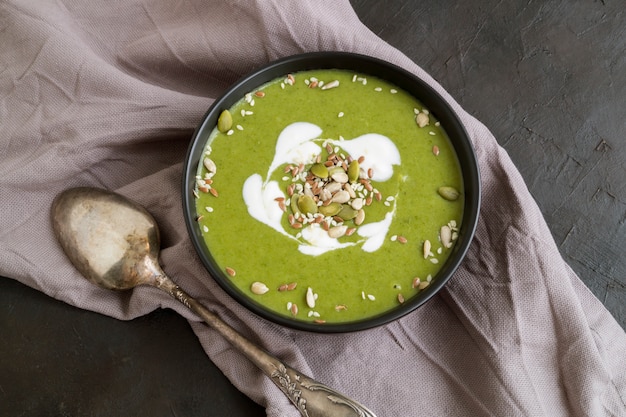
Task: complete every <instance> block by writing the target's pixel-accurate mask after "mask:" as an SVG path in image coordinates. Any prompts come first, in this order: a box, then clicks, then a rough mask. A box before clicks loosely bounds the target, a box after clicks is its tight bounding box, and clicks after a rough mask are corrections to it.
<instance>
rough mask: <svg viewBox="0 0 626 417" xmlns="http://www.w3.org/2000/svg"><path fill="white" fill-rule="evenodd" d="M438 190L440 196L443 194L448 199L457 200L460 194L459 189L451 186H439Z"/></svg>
mask: <svg viewBox="0 0 626 417" xmlns="http://www.w3.org/2000/svg"><path fill="white" fill-rule="evenodd" d="M437 192H438V193H439V195H440V196H442V197H443V198H445V199H446V200H448V201H455V200H456V199H458V198H459V195H460V193H459V191H458V190H457V189H456V188H454V187H449V186H443V187H439V189H438V190H437Z"/></svg>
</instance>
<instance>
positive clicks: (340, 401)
mask: <svg viewBox="0 0 626 417" xmlns="http://www.w3.org/2000/svg"><path fill="white" fill-rule="evenodd" d="M52 225H53V228H54V232H55V234H56V237H57V238H58V240H59V242H60V244H61V246H62V247H63V250H64V251H65V253H66V255H67V256H68V257H69V259H70V260H71V261H72V263H73V264H74V266H75V267H76V268H77V269H78V270H79V271H80V272H81V273H82V274H83V275H84V276H85V277H86V278H87V279H88V280H90V281H91V282H93V283H94V284H96V285H98V286H100V287H103V288H108V289H113V290H127V289H130V288H133V287H135V286H137V285H152V286H154V287H156V288H160V289H162V290H163V291H165V292H167V293H168V294H169V295H171V296H172V297H174V298H175V299H177V300H178V301H180V302H181V303H183V304H184V305H185V306H187V307H188V308H189V309H190V310H192V311H193V312H194V313H196V314H197V315H198V316H199V317H200V318H202V319H203V320H204V321H205V322H206V324H208V325H209V326H210V327H212V328H213V329H215V330H216V331H218V332H219V333H220V334H221V335H222V336H223V337H224V338H225V339H226V340H228V342H230V343H231V344H232V345H233V346H234V347H236V348H237V349H238V350H239V351H240V352H241V353H243V354H244V355H245V356H246V357H247V358H248V359H250V361H252V363H254V364H255V365H256V366H257V367H258V368H259V369H260V370H261V371H263V373H264V374H265V375H267V376H268V377H269V378H270V379H271V380H272V382H274V384H276V385H277V386H278V387H279V388H280V389H281V390H282V391H283V392H284V393H285V395H287V397H289V399H290V400H291V402H292V403H293V404H294V405H295V406H296V407H297V408H298V410H299V411H300V413H301V414H302V415H303V416H308V417H316V416H333V417H334V416H337V417H342V416H346V417H348V416H359V417H370V416H371V417H375V414H374V413H373V412H372V411H370V410H369V409H367V408H366V407H365V406H363V405H361V404H359V403H358V402H356V401H354V400H352V399H350V398H347V397H346V396H344V395H342V394H340V393H339V392H337V391H335V390H334V389H332V388H330V387H328V386H326V385H324V384H322V383H319V382H317V381H315V380H313V379H311V378H309V377H307V376H305V375H302V374H301V373H300V372H298V371H296V370H295V369H292V368H291V367H289V366H287V365H286V364H284V363H283V362H282V361H280V360H279V359H277V358H276V357H274V356H272V355H270V354H268V353H267V352H265V351H264V350H263V349H261V348H260V347H258V346H257V345H255V344H254V343H252V342H250V341H249V340H247V339H246V338H245V337H243V336H242V335H241V334H239V333H238V332H237V331H236V330H235V329H233V328H232V327H230V326H229V325H228V324H226V323H225V322H224V321H222V320H221V319H220V318H219V317H218V316H217V315H215V314H214V313H212V312H210V311H209V310H208V309H207V308H206V307H204V306H203V305H202V304H200V303H199V302H198V301H197V300H195V299H194V298H193V297H191V296H189V294H187V293H186V292H185V291H184V290H182V289H181V288H180V287H179V286H178V285H176V284H174V282H172V280H171V279H170V278H168V277H167V275H165V273H164V272H163V270H162V269H161V266H160V265H159V261H158V257H159V250H160V247H159V243H160V241H159V230H158V227H157V224H156V222H155V220H154V218H153V217H152V216H151V215H150V213H148V212H147V211H146V210H145V209H144V208H143V207H141V206H139V205H138V204H136V203H134V202H132V201H130V200H128V199H127V198H125V197H123V196H121V195H119V194H116V193H113V192H110V191H106V190H102V189H97V188H72V189H69V190H66V191H64V192H63V193H61V194H59V195H58V196H57V198H56V199H55V200H54V202H53V203H52Z"/></svg>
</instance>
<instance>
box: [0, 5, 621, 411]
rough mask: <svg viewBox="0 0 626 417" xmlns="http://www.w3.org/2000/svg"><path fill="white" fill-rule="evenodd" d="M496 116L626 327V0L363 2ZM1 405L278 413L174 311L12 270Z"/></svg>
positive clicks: (3, 292)
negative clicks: (78, 297)
mask: <svg viewBox="0 0 626 417" xmlns="http://www.w3.org/2000/svg"><path fill="white" fill-rule="evenodd" d="M352 4H353V5H354V6H355V9H356V10H357V13H358V14H359V16H360V17H361V19H362V20H363V22H364V23H365V24H366V25H368V26H369V27H370V28H371V29H372V30H373V31H374V32H375V33H377V34H378V35H379V36H380V37H382V38H383V39H385V40H387V41H388V42H389V43H390V44H392V45H393V46H395V47H397V48H399V49H400V50H402V51H403V52H404V53H405V54H407V55H408V56H409V57H410V58H412V59H413V60H414V61H415V62H417V63H418V64H419V65H421V66H422V67H423V68H424V69H425V70H426V71H428V72H429V73H430V74H431V75H433V76H434V78H436V79H437V80H438V81H439V82H440V83H441V84H442V85H443V86H444V87H445V88H446V89H447V90H448V91H449V92H450V93H451V94H452V96H453V97H455V98H456V99H457V100H458V101H459V102H460V103H461V105H462V106H463V107H464V108H465V109H466V110H468V111H469V112H470V113H472V114H473V115H475V116H476V117H477V118H478V119H479V120H481V121H482V122H483V123H485V124H486V125H487V126H488V127H489V128H490V130H491V131H492V132H493V133H494V134H495V136H496V138H497V139H498V142H499V143H500V144H501V145H502V146H503V147H504V148H505V149H506V150H507V151H508V152H509V154H510V155H511V158H512V159H513V161H514V162H515V164H516V165H517V166H518V168H519V170H520V171H521V173H522V176H523V177H524V179H525V180H526V183H527V184H528V186H529V189H530V191H531V193H532V194H533V195H534V196H535V198H536V199H537V201H538V203H539V206H540V207H541V210H542V211H543V213H544V215H545V217H546V220H547V222H548V225H549V227H550V229H551V231H552V233H553V234H554V237H555V240H556V242H557V244H558V245H559V248H560V250H561V253H562V254H563V256H564V258H565V260H566V261H567V262H568V263H569V264H570V265H571V266H572V268H573V269H574V270H575V271H576V272H577V273H578V275H579V276H580V277H581V278H582V279H583V281H584V282H585V283H586V285H587V286H588V287H589V288H590V289H591V290H592V291H593V292H594V294H595V295H596V296H597V297H598V298H599V299H600V300H602V301H603V302H604V304H605V305H606V306H607V308H608V309H609V310H610V311H611V312H612V313H613V315H614V316H615V317H616V319H617V320H618V321H619V323H620V324H621V325H622V327H625V328H626V306H625V304H626V303H625V302H626V256H625V255H626V250H625V249H624V246H625V245H624V243H625V242H626V225H625V223H626V181H625V177H626V149H625V146H624V145H625V143H624V132H625V131H626V104H625V100H626V62H625V61H626V15H625V12H624V10H625V9H626V8H624V3H623V1H610V0H605V1H592V0H587V1H551V2H530V1H528V2H527V1H513V2H503V1H484V0H468V1H465V2H453V1H449V0H444V1H436V0H423V1H420V2H413V1H409V0H391V1H385V2H376V1H373V0H352ZM0 415H2V416H135V415H136V416H144V415H145V416H204V417H210V416H231V415H232V416H243V415H245V416H257V415H258V416H262V415H264V412H263V409H262V408H260V407H258V406H256V405H255V404H253V403H252V402H251V401H250V400H248V399H247V398H246V397H245V396H243V395H242V394H240V393H239V392H238V391H237V390H236V389H235V388H233V387H232V386H231V385H230V384H229V383H228V381H227V380H226V379H225V378H224V376H223V375H222V374H221V373H220V371H219V370H217V369H216V368H215V367H214V366H213V365H212V364H211V362H210V361H209V360H208V358H207V357H206V355H205V354H204V352H203V351H202V349H201V348H200V345H199V343H198V341H197V339H196V337H195V335H194V334H193V333H192V332H191V330H190V328H189V326H188V325H187V323H186V322H185V321H184V320H183V319H182V318H180V317H178V316H176V315H175V314H174V313H172V312H170V311H158V312H155V313H153V314H150V315H148V316H146V317H144V318H141V319H138V320H134V321H131V322H119V321H117V320H113V319H110V318H107V317H103V316H100V315H97V314H94V313H90V312H86V311H82V310H79V309H76V308H73V307H71V306H68V305H66V304H63V303H60V302H58V301H55V300H53V299H51V298H49V297H46V296H44V295H42V294H40V293H38V292H36V291H33V290H31V289H29V288H26V287H24V286H23V285H21V284H19V283H17V282H14V281H12V280H8V279H0Z"/></svg>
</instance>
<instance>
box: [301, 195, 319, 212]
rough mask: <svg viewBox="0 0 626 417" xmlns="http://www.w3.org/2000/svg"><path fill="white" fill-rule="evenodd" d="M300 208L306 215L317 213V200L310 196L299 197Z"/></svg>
mask: <svg viewBox="0 0 626 417" xmlns="http://www.w3.org/2000/svg"><path fill="white" fill-rule="evenodd" d="M298 208H299V209H300V211H301V212H302V213H304V214H315V213H317V203H315V200H313V198H312V197H310V196H308V195H301V196H300V197H298Z"/></svg>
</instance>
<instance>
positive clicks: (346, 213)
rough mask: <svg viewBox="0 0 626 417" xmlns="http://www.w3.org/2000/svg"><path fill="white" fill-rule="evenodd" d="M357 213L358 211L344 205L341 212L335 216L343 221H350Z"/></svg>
mask: <svg viewBox="0 0 626 417" xmlns="http://www.w3.org/2000/svg"><path fill="white" fill-rule="evenodd" d="M358 213H359V212H358V210H355V209H353V208H352V207H350V206H349V205H348V204H344V205H342V206H341V210H340V211H339V213H337V216H339V217H341V218H342V219H343V220H352V219H354V218H355V217H356V215H357V214H358Z"/></svg>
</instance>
